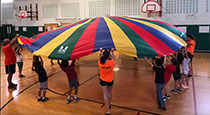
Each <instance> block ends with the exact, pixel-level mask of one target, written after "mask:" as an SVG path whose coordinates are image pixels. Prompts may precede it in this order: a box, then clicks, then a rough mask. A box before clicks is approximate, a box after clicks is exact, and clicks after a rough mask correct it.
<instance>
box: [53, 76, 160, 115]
mask: <svg viewBox="0 0 210 115" xmlns="http://www.w3.org/2000/svg"><path fill="white" fill-rule="evenodd" d="M96 76H98V73H97V74H96V75H94V76H92V77H91V78H89V79H87V80H86V81H84V82H83V83H81V85H80V86H82V85H84V84H85V83H87V82H88V81H90V80H92V79H93V78H95V77H96ZM49 91H51V92H53V93H55V94H58V95H61V96H65V95H66V94H67V93H68V92H66V93H64V94H62V93H58V92H56V91H53V90H49ZM71 97H73V96H71ZM78 98H79V99H81V100H84V101H89V102H93V103H99V104H104V103H103V102H99V101H95V100H90V99H85V98H80V97H78ZM110 105H111V106H113V107H118V108H122V109H127V110H132V111H137V112H143V113H148V114H153V115H160V114H159V113H154V112H148V111H144V110H140V109H135V108H129V107H124V106H120V105H114V104H110Z"/></svg>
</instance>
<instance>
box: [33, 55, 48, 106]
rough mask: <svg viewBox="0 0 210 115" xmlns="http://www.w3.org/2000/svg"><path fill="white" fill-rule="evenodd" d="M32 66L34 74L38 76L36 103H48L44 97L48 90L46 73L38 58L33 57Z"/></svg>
mask: <svg viewBox="0 0 210 115" xmlns="http://www.w3.org/2000/svg"><path fill="white" fill-rule="evenodd" d="M33 65H34V67H35V72H36V73H37V74H38V79H39V92H38V96H39V97H38V98H37V101H43V102H44V101H48V97H46V91H47V89H48V81H47V80H48V78H47V73H46V71H45V69H44V67H43V64H42V63H41V62H40V61H39V56H34V58H33ZM42 91H43V97H41V92H42Z"/></svg>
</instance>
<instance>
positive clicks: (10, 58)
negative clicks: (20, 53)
mask: <svg viewBox="0 0 210 115" xmlns="http://www.w3.org/2000/svg"><path fill="white" fill-rule="evenodd" d="M3 52H4V55H5V65H13V64H16V56H15V51H14V50H13V49H12V48H11V47H10V44H8V45H6V46H4V47H3Z"/></svg>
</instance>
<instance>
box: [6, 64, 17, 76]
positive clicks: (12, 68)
mask: <svg viewBox="0 0 210 115" xmlns="http://www.w3.org/2000/svg"><path fill="white" fill-rule="evenodd" d="M15 68H16V66H15V64H12V65H6V66H5V69H6V74H14V73H15Z"/></svg>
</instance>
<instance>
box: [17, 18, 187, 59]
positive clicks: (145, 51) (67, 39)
mask: <svg viewBox="0 0 210 115" xmlns="http://www.w3.org/2000/svg"><path fill="white" fill-rule="evenodd" d="M185 41H186V34H185V33H184V32H182V31H181V30H179V29H178V28H176V27H175V26H173V25H170V24H168V23H165V22H161V21H156V20H149V19H142V18H133V17H115V16H111V17H96V18H89V19H84V20H82V21H79V22H77V23H74V24H71V25H67V26H63V27H60V28H58V29H55V30H52V31H49V32H44V33H40V34H38V35H37V36H35V37H34V38H33V39H31V38H24V37H21V36H20V37H19V38H18V42H19V44H21V45H23V46H25V47H27V49H28V50H30V51H31V52H32V53H33V54H34V55H41V56H44V57H48V58H52V59H62V60H69V59H77V58H80V57H83V56H86V55H89V54H91V53H94V52H97V51H98V50H99V49H100V48H104V49H111V48H115V49H116V50H117V51H118V52H119V53H123V54H126V55H129V56H132V57H155V56H163V55H165V54H166V55H169V54H170V53H174V52H175V51H177V50H178V49H179V48H181V47H183V46H186V42H185Z"/></svg>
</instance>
